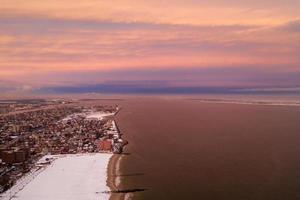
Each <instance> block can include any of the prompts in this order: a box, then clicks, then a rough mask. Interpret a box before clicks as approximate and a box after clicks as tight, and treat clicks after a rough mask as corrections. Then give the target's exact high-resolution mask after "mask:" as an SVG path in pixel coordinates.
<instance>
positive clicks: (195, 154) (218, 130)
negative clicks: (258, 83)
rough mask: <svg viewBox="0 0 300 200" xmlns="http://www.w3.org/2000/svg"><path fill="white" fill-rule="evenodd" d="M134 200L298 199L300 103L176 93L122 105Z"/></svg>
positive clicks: (125, 165)
mask: <svg viewBox="0 0 300 200" xmlns="http://www.w3.org/2000/svg"><path fill="white" fill-rule="evenodd" d="M118 104H121V105H122V107H123V109H122V111H121V112H120V113H119V115H118V116H117V122H118V125H119V128H120V129H121V131H122V132H123V133H124V136H125V138H126V139H127V140H128V141H129V142H130V144H129V145H128V146H127V148H126V153H127V155H124V156H123V158H122V161H121V170H120V174H119V175H120V177H121V184H120V188H119V189H145V191H142V192H136V193H134V196H133V199H136V200H139V199H145V200H158V199H162V200H164V199H173V200H174V199H175V200H176V199H178V200H179V199H204V200H211V199H216V200H223V199H224V200H247V199H253V200H266V199H268V200H269V199H270V200H273V199H278V200H283V199H287V200H293V199H295V200H296V199H297V200H298V199H300V107H295V106H264V105H239V104H222V103H203V102H200V101H197V100H187V99H175V98H141V99H139V98H131V99H127V100H125V101H122V102H118Z"/></svg>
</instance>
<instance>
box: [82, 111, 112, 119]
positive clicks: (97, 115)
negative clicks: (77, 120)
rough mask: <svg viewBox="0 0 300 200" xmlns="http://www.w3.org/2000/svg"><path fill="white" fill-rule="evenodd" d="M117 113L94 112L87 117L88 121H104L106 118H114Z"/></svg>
mask: <svg viewBox="0 0 300 200" xmlns="http://www.w3.org/2000/svg"><path fill="white" fill-rule="evenodd" d="M114 114H115V113H106V112H94V113H91V114H88V115H87V116H86V118H87V119H98V120H103V119H104V118H105V117H109V116H113V115H114Z"/></svg>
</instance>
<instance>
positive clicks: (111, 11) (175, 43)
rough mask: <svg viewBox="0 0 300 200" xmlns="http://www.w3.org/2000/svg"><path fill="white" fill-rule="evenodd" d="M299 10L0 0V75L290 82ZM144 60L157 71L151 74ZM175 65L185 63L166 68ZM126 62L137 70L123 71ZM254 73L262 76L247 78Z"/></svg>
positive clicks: (247, 4)
mask: <svg viewBox="0 0 300 200" xmlns="http://www.w3.org/2000/svg"><path fill="white" fill-rule="evenodd" d="M299 10H300V2H299V1H297V0H288V1H283V0H276V1H274V0H273V1H271V0H266V1H263V2H262V1H258V0H252V1H250V0H249V1H248V0H245V1H236V0H221V1H197V0H188V1H177V0H172V1H170V0H166V1H158V0H153V1H145V0H137V1H127V0H120V1H119V0H117V1H99V0H85V1H76V2H74V1H70V0H61V1H52V0H44V1H37V0H26V1H21V0H2V1H1V5H0V52H1V53H0V83H1V86H2V88H4V87H7V85H9V86H11V85H15V86H16V87H23V86H24V85H25V86H29V88H35V87H43V86H52V85H56V86H57V85H58V86H59V85H61V86H64V85H66V84H67V85H70V84H71V85H72V84H90V83H91V82H92V83H93V84H100V83H104V82H107V81H137V80H138V81H157V80H158V79H159V80H160V81H161V80H164V81H165V80H172V84H176V85H180V82H183V81H185V84H184V85H186V84H187V85H193V86H203V85H206V86H207V85H212V86H215V85H236V86H244V85H271V86H279V85H283V86H295V85H298V84H300V78H299V77H300V57H299V55H300V21H299V20H300V14H299ZM212 69H214V70H213V71H214V72H211V73H210V75H209V76H206V75H205V74H206V73H207V71H210V70H212ZM153 70H155V71H162V75H161V76H160V77H159V78H157V76H153V75H152V74H153V73H151V71H153ZM182 70H183V71H184V70H187V71H189V73H187V74H186V76H184V77H182V76H180V75H178V74H174V73H173V74H172V72H174V71H182ZM193 70H194V71H195V72H196V73H197V75H195V74H194V73H193ZM199 70H200V71H201V73H199ZM134 71H140V72H141V71H142V74H143V75H142V76H140V75H130V76H129V75H128V74H129V73H130V72H134ZM168 71H169V72H170V73H168ZM221 71H222V72H224V73H221ZM226 71H227V72H226ZM247 71H251V73H252V75H251V73H250V75H249V76H248V75H247V74H249V73H248V72H247ZM122 72H124V76H122V75H118V76H115V75H114V74H115V73H122ZM78 73H79V74H80V73H83V74H85V78H84V77H81V78H80V79H79V78H78V75H77V74H78ZM95 73H97V74H101V73H103V74H111V75H107V76H105V77H104V78H103V76H102V78H101V76H99V77H95V76H94V74H95ZM133 74H134V73H133ZM147 74H148V75H147ZM193 74H194V75H193ZM203 74H204V75H203ZM229 74H231V76H230V75H229ZM260 74H264V75H267V76H268V78H267V79H268V80H266V82H263V81H262V82H260V83H257V81H256V80H255V79H254V78H251V76H253V77H256V76H257V75H260ZM278 74H283V76H282V77H281V78H278ZM64 75H66V77H67V80H63V79H62V78H60V77H62V76H64ZM290 75H292V76H293V77H292V78H290ZM295 76H296V77H295ZM207 77H208V78H207ZM230 77H231V78H232V79H231V78H230ZM297 77H298V78H299V79H298V78H297ZM227 79H231V80H235V81H230V82H228V81H226V80H227ZM237 80H239V81H237ZM243 80H247V81H246V82H245V81H243ZM1 86H0V87H1Z"/></svg>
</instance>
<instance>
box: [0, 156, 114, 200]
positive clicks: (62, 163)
mask: <svg viewBox="0 0 300 200" xmlns="http://www.w3.org/2000/svg"><path fill="white" fill-rule="evenodd" d="M111 156H112V154H103V153H96V154H80V155H59V156H56V157H55V158H54V160H53V161H52V163H51V164H50V165H48V166H47V167H45V168H44V170H39V171H41V172H40V173H38V174H37V175H36V176H35V178H34V179H33V180H31V181H30V182H29V183H28V184H27V185H25V186H23V187H24V188H19V190H20V191H19V192H17V193H16V194H15V195H14V196H13V197H12V198H9V194H10V193H11V191H7V192H6V193H5V194H6V196H5V195H4V196H3V197H0V200H7V199H18V200H41V199H43V200H99V199H103V200H106V199H109V197H110V194H109V193H107V192H106V191H109V187H108V186H107V184H106V180H107V166H108V162H109V159H110V157H111Z"/></svg>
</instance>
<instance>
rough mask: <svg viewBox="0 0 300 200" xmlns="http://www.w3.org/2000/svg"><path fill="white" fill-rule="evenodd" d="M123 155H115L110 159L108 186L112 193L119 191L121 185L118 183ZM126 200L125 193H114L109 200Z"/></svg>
mask: <svg viewBox="0 0 300 200" xmlns="http://www.w3.org/2000/svg"><path fill="white" fill-rule="evenodd" d="M122 156H123V155H122V154H114V155H113V156H112V157H110V159H109V162H108V167H107V186H108V187H109V188H110V191H116V190H118V185H119V184H120V180H119V183H118V182H117V181H118V180H117V178H118V177H117V175H118V174H119V171H120V167H119V166H120V162H121V160H122ZM123 199H125V194H124V193H114V192H111V194H110V198H109V200H123Z"/></svg>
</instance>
